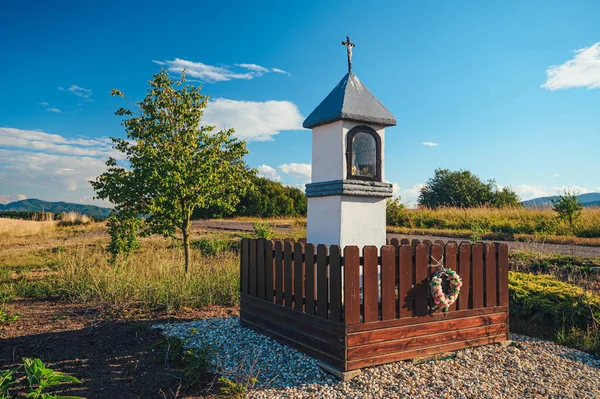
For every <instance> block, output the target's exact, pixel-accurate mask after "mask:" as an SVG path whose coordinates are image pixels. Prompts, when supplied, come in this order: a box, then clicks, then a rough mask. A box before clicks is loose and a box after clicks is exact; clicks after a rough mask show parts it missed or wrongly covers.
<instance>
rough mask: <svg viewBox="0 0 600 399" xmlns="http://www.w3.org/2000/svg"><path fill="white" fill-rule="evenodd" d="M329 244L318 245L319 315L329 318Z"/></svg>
mask: <svg viewBox="0 0 600 399" xmlns="http://www.w3.org/2000/svg"><path fill="white" fill-rule="evenodd" d="M328 295H329V293H328V292H327V246H326V245H323V244H319V245H317V316H319V317H322V318H324V319H326V318H327V296H328Z"/></svg>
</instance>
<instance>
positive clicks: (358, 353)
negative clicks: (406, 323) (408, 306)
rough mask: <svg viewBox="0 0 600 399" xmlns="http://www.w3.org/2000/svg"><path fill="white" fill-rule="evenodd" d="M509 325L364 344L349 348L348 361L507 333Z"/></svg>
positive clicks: (495, 325)
mask: <svg viewBox="0 0 600 399" xmlns="http://www.w3.org/2000/svg"><path fill="white" fill-rule="evenodd" d="M507 331H508V326H507V325H506V323H501V324H493V325H491V326H483V327H474V328H466V329H462V330H455V331H445V332H442V333H438V334H430V335H425V336H420V337H413V338H406V339H398V340H393V341H390V340H388V341H385V342H380V343H377V344H372V345H362V346H355V347H352V348H348V350H347V357H348V361H351V360H359V359H364V358H369V357H374V356H382V355H388V354H390V353H396V352H401V351H405V350H410V349H415V348H426V347H428V346H434V345H436V344H439V343H440V342H448V343H450V342H456V341H465V340H468V339H474V338H481V337H485V336H494V335H499V334H503V333H506V332H507Z"/></svg>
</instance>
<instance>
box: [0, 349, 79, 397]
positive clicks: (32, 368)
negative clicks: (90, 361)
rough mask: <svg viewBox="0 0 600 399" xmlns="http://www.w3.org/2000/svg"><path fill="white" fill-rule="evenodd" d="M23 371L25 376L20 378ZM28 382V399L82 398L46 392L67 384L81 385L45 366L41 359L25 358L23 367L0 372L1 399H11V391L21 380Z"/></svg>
mask: <svg viewBox="0 0 600 399" xmlns="http://www.w3.org/2000/svg"><path fill="white" fill-rule="evenodd" d="M21 369H23V371H24V374H25V375H24V376H23V375H21V376H18V375H17V372H18V371H20V370H21ZM24 379H26V380H27V385H28V387H29V392H28V393H27V396H26V397H27V398H31V399H77V398H81V397H80V396H57V395H52V394H49V393H47V392H45V391H46V390H47V389H48V388H50V387H53V386H56V385H60V384H65V383H77V384H81V381H79V380H78V379H77V378H75V377H73V376H70V375H68V374H65V373H61V372H60V371H55V370H52V369H50V368H48V367H46V366H45V365H44V363H42V361H41V360H40V359H30V358H26V357H24V358H23V366H20V367H17V368H14V369H10V370H0V399H10V398H11V397H12V396H11V395H10V394H9V389H10V388H12V387H13V386H15V385H16V384H17V383H18V382H20V381H21V380H24Z"/></svg>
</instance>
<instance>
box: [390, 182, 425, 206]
mask: <svg viewBox="0 0 600 399" xmlns="http://www.w3.org/2000/svg"><path fill="white" fill-rule="evenodd" d="M396 186H397V185H396ZM397 187H398V186H397ZM423 187H425V184H423V183H419V184H415V185H414V186H412V187H411V188H405V189H404V190H401V189H400V187H398V192H397V193H396V192H395V193H394V195H398V194H399V195H400V198H401V200H402V202H403V203H405V204H407V205H408V206H409V207H416V206H417V203H418V199H419V194H421V189H422V188H423Z"/></svg>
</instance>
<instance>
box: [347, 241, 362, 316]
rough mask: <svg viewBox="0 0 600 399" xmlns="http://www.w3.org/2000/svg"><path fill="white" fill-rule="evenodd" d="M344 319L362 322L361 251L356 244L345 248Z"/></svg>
mask: <svg viewBox="0 0 600 399" xmlns="http://www.w3.org/2000/svg"><path fill="white" fill-rule="evenodd" d="M344 320H345V322H346V324H347V325H348V324H356V323H360V253H359V250H358V247H357V246H354V245H352V246H347V247H346V248H344Z"/></svg>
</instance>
